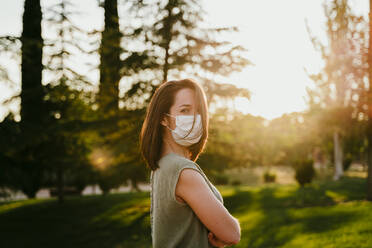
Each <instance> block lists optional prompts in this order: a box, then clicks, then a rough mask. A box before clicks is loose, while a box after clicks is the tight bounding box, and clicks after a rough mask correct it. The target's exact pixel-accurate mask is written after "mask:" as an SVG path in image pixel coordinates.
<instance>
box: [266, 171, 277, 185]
mask: <svg viewBox="0 0 372 248" xmlns="http://www.w3.org/2000/svg"><path fill="white" fill-rule="evenodd" d="M275 179H276V175H275V173H272V172H270V171H268V170H267V171H265V173H264V174H263V180H264V182H265V183H271V182H275Z"/></svg>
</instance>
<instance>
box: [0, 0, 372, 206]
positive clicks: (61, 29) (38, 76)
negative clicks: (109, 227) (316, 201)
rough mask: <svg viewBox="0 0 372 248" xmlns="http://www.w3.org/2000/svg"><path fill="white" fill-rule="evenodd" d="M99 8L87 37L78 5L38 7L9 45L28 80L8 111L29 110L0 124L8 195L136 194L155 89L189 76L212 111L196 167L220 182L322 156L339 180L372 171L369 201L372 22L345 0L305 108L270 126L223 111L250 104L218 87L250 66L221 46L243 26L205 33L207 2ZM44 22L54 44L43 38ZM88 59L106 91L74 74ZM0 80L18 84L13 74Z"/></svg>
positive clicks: (333, 19) (336, 10) (333, 11)
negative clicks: (227, 174)
mask: <svg viewBox="0 0 372 248" xmlns="http://www.w3.org/2000/svg"><path fill="white" fill-rule="evenodd" d="M97 6H99V7H100V8H102V10H103V11H104V17H103V18H104V26H103V29H102V30H84V29H82V28H81V27H79V25H77V23H76V21H74V18H77V17H79V16H81V13H79V12H77V8H76V6H75V5H74V4H73V2H72V1H69V0H61V1H58V3H56V4H54V5H51V6H48V8H46V9H44V10H42V8H41V5H40V0H25V2H24V13H23V17H22V18H23V31H22V35H21V36H20V37H11V36H6V37H1V39H0V49H1V54H2V55H3V56H9V59H13V60H15V61H17V62H18V63H19V66H20V71H21V91H20V92H19V94H17V95H16V96H14V97H12V98H10V99H8V100H7V101H6V102H4V104H7V103H10V102H12V101H20V106H21V111H20V118H17V116H14V115H13V114H12V113H10V114H9V115H8V116H7V117H6V118H5V119H4V121H3V122H2V123H0V136H1V139H0V147H1V149H0V170H1V171H2V173H0V188H1V187H2V188H10V189H14V190H21V191H22V192H23V193H25V194H26V195H27V196H28V197H30V198H33V197H35V194H36V192H37V191H38V190H39V189H40V188H42V187H49V188H53V189H55V191H56V192H57V194H58V197H59V200H60V201H61V202H63V200H64V192H65V191H66V189H68V188H69V187H71V186H73V187H74V188H75V189H76V190H77V191H78V192H80V193H81V191H82V190H83V189H84V188H85V186H87V185H91V184H98V185H99V187H100V188H101V190H102V191H103V192H104V193H105V194H106V193H108V192H109V191H110V190H111V189H113V188H117V187H119V186H121V185H123V184H125V183H126V182H127V181H128V180H130V181H131V182H132V185H133V188H134V189H138V187H137V183H138V182H141V181H147V180H148V176H149V174H148V172H149V171H148V170H147V168H146V167H145V165H144V162H143V160H142V158H141V156H140V154H139V149H138V134H139V130H140V128H141V123H142V120H143V118H144V113H145V109H146V106H147V103H148V101H149V99H150V98H151V95H152V94H153V92H154V90H155V89H156V87H157V86H158V85H159V84H161V83H162V82H165V81H167V80H169V79H170V78H171V77H173V78H182V77H185V76H187V77H193V78H195V79H196V80H197V81H198V82H200V83H201V84H202V86H203V87H204V89H205V91H206V93H207V97H208V102H209V105H210V109H211V125H210V128H211V129H210V132H211V135H210V139H209V142H208V145H207V148H206V151H205V152H204V153H203V154H202V155H201V157H200V160H199V163H200V165H201V166H202V167H203V168H205V170H207V171H208V172H209V173H210V175H211V176H212V177H213V175H217V174H218V173H220V172H222V171H223V170H224V169H226V168H231V167H240V166H250V165H262V166H271V165H279V164H286V165H292V166H295V167H296V166H299V165H301V164H303V161H304V160H308V159H312V154H313V152H314V149H320V150H321V151H322V152H323V153H324V154H325V155H326V156H327V157H328V158H329V161H331V162H330V165H331V166H334V168H335V174H334V179H335V180H338V179H339V178H341V177H342V175H343V171H344V170H345V169H347V168H348V166H349V165H350V163H351V162H352V161H361V162H362V163H365V164H368V165H369V177H368V182H369V183H368V185H369V186H368V191H367V193H368V197H369V199H371V200H372V178H371V177H372V172H371V170H372V165H371V163H372V140H371V139H372V133H371V132H372V111H371V109H372V107H371V106H372V89H371V87H370V86H369V85H370V84H369V83H368V82H370V81H371V78H372V73H371V69H370V65H371V64H372V62H371V57H372V52H371V50H370V49H371V45H370V44H371V40H370V39H368V37H369V36H370V32H371V29H370V28H368V27H369V26H370V25H371V23H369V22H368V21H367V20H365V19H364V18H363V17H362V16H356V15H355V14H354V12H353V11H352V10H351V9H350V7H349V4H348V1H346V0H332V1H329V2H327V3H325V4H324V13H325V16H326V18H327V23H326V27H325V29H326V31H327V38H328V44H321V43H320V42H319V40H318V39H317V37H314V36H313V35H312V33H311V28H310V27H309V34H310V36H309V37H310V39H311V40H312V42H313V44H314V47H315V48H316V49H318V50H319V52H320V53H321V56H322V58H323V59H324V62H325V66H324V68H323V70H322V71H320V72H319V73H318V74H315V75H309V77H311V79H312V80H313V81H314V87H313V88H309V89H308V104H309V108H308V110H307V111H304V112H302V113H291V114H286V115H283V116H282V117H280V118H276V119H274V120H272V121H270V122H267V121H266V120H265V119H263V118H261V117H255V116H252V115H243V114H241V113H238V112H234V111H231V110H230V109H227V108H223V107H222V108H217V107H216V106H217V104H216V103H218V102H220V101H221V100H224V101H233V100H234V98H235V97H238V96H240V97H246V98H248V99H249V98H250V92H249V91H248V90H246V89H240V88H237V87H235V86H234V85H233V84H231V83H232V82H223V81H222V82H221V81H219V78H221V77H220V76H228V75H230V74H231V73H233V72H236V71H241V70H243V69H244V68H245V67H247V66H251V65H253V64H252V63H251V62H250V61H249V59H248V58H247V56H246V54H245V52H246V49H245V48H244V47H241V46H239V45H235V44H232V43H229V42H226V41H221V39H220V37H221V34H222V33H229V32H238V31H239V30H238V28H237V27H219V28H210V27H205V26H203V25H202V24H203V23H204V19H203V18H204V16H203V15H204V12H203V9H202V7H201V5H200V3H199V1H193V0H169V1H153V2H149V3H147V2H145V1H120V0H119V1H118V0H112V1H108V0H106V1H102V0H101V1H97ZM120 6H121V7H123V8H121V9H125V11H123V12H122V13H119V11H118V9H119V8H118V7H120ZM124 7H125V8H124ZM75 20H76V19H75ZM121 20H122V22H121ZM44 21H45V22H46V23H47V24H48V27H49V28H50V30H53V32H54V36H53V37H52V38H49V37H48V38H46V37H43V35H42V30H41V26H42V25H41V24H42V22H44ZM124 21H125V22H124ZM121 23H124V24H121ZM368 30H369V31H368ZM83 57H85V58H89V59H88V62H86V63H85V64H84V65H85V66H86V67H87V68H89V70H95V71H97V72H99V73H98V74H99V80H98V84H97V83H95V82H94V80H92V79H90V78H88V77H87V72H81V71H79V70H78V69H77V68H78V67H73V66H72V64H71V61H73V60H80V59H81V58H83ZM79 62H80V63H83V62H82V61H79ZM0 76H1V80H2V81H3V82H5V83H9V84H11V83H12V82H11V80H10V79H9V76H8V72H7V69H6V67H4V66H2V67H0ZM13 83H14V82H13ZM247 86H248V87H249V85H247ZM268 104H274V103H270V102H268Z"/></svg>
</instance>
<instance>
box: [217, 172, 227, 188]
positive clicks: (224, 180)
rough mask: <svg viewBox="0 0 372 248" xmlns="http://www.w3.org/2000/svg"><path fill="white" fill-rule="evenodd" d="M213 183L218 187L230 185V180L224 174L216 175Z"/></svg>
mask: <svg viewBox="0 0 372 248" xmlns="http://www.w3.org/2000/svg"><path fill="white" fill-rule="evenodd" d="M213 181H214V182H213V183H214V184H218V185H226V184H228V183H229V178H228V177H227V176H226V175H224V174H217V173H216V174H215V175H213Z"/></svg>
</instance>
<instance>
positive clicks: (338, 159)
mask: <svg viewBox="0 0 372 248" xmlns="http://www.w3.org/2000/svg"><path fill="white" fill-rule="evenodd" d="M333 144H334V165H335V171H334V175H333V180H338V179H340V177H341V176H342V175H343V174H344V170H343V166H342V160H343V151H342V144H341V138H340V134H339V132H338V131H335V132H334V133H333Z"/></svg>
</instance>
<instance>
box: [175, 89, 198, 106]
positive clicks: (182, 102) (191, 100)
mask: <svg viewBox="0 0 372 248" xmlns="http://www.w3.org/2000/svg"><path fill="white" fill-rule="evenodd" d="M194 105H195V93H194V91H193V90H192V89H189V88H184V89H181V90H179V91H178V92H177V93H176V95H175V99H174V106H175V107H177V108H179V107H185V106H186V107H192V106H194Z"/></svg>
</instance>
